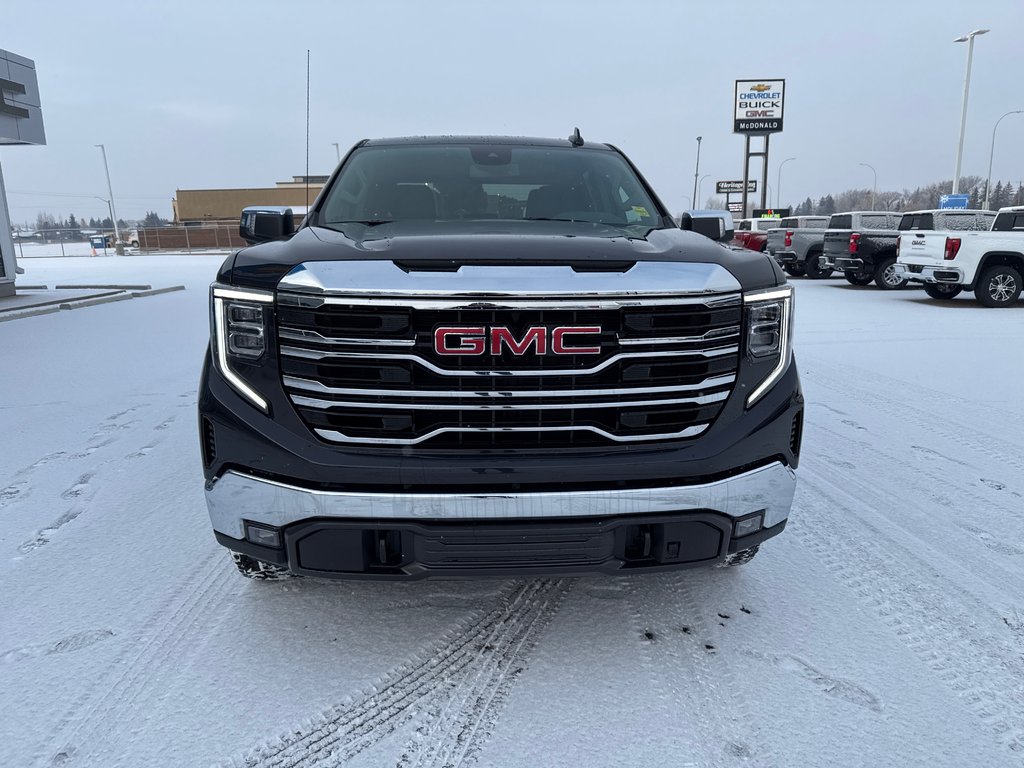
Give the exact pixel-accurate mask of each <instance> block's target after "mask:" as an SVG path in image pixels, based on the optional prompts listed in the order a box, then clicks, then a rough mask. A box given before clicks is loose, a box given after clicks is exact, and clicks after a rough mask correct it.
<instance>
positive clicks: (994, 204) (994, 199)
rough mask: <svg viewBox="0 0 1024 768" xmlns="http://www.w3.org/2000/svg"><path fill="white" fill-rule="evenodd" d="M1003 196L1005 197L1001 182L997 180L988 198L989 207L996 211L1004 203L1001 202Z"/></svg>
mask: <svg viewBox="0 0 1024 768" xmlns="http://www.w3.org/2000/svg"><path fill="white" fill-rule="evenodd" d="M1004 198H1005V195H1004V193H1003V182H1001V181H997V182H996V185H995V186H994V187H993V188H992V196H991V198H990V199H989V203H990V205H989V207H990V208H991V209H992V210H993V211H998V210H999V209H1000V208H1002V207H1004V205H1005V203H1004V202H1003V199H1004Z"/></svg>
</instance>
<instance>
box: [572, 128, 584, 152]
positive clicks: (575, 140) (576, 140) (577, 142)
mask: <svg viewBox="0 0 1024 768" xmlns="http://www.w3.org/2000/svg"><path fill="white" fill-rule="evenodd" d="M569 143H570V144H572V145H573V146H574V147H582V146H583V137H582V136H580V129H579V128H576V129H575V130H574V131H573V132H572V136H570V137H569Z"/></svg>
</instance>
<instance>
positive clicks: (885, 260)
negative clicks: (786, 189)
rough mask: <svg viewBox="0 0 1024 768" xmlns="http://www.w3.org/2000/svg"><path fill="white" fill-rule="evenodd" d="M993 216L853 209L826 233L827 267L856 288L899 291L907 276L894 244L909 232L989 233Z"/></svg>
mask: <svg viewBox="0 0 1024 768" xmlns="http://www.w3.org/2000/svg"><path fill="white" fill-rule="evenodd" d="M994 217H995V213H994V212H993V211H976V210H962V209H933V210H927V211H908V212H907V213H904V214H903V215H902V216H901V215H900V214H898V213H890V212H881V211H854V212H851V213H843V214H838V213H837V214H834V215H833V216H832V218H831V219H830V221H829V229H828V232H826V233H825V252H824V254H823V255H822V258H821V262H822V264H823V266H825V267H826V268H827V267H830V266H834V267H835V268H836V269H841V270H842V271H843V274H844V275H845V276H846V279H847V280H848V281H849V282H850V283H852V284H853V285H868V284H869V283H870V282H872V281H874V283H875V285H877V286H878V287H879V288H881V289H883V290H896V289H899V288H903V287H904V286H906V284H907V277H906V275H905V274H904V273H903V272H901V271H898V270H897V269H896V241H897V239H898V238H899V236H900V233H902V232H907V231H911V230H914V231H926V230H955V231H957V232H971V231H975V232H977V231H983V230H987V229H988V228H989V227H990V226H991V224H992V219H993V218H994Z"/></svg>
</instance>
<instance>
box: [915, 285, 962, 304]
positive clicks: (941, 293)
mask: <svg viewBox="0 0 1024 768" xmlns="http://www.w3.org/2000/svg"><path fill="white" fill-rule="evenodd" d="M963 290H964V287H963V286H962V285H955V284H954V285H950V284H949V283H925V284H924V292H925V293H927V294H928V295H929V296H930V297H931V298H933V299H937V300H938V301H948V300H949V299H953V298H956V297H957V296H959V295H960V294H961V292H963Z"/></svg>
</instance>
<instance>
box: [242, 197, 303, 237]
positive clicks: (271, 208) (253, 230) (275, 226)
mask: <svg viewBox="0 0 1024 768" xmlns="http://www.w3.org/2000/svg"><path fill="white" fill-rule="evenodd" d="M294 233H295V216H294V214H293V213H292V209H291V208H288V207H286V206H281V205H261V206H249V207H248V208H243V209H242V218H241V219H240V221H239V223H238V235H239V237H241V238H242V239H243V240H245V242H247V243H248V244H249V245H255V244H257V243H267V242H270V241H271V240H284V239H285V238H288V237H291V236H292V235H293V234H294Z"/></svg>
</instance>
